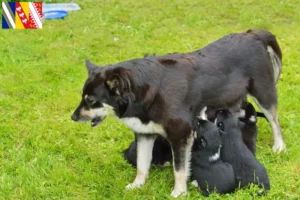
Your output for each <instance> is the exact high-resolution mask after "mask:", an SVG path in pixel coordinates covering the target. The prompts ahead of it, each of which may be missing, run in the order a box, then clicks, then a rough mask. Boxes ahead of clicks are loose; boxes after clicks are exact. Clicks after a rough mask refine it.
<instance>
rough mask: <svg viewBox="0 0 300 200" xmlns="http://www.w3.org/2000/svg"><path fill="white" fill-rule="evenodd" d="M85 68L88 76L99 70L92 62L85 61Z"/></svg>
mask: <svg viewBox="0 0 300 200" xmlns="http://www.w3.org/2000/svg"><path fill="white" fill-rule="evenodd" d="M85 66H86V69H87V71H88V75H90V74H91V73H92V72H93V71H94V70H95V69H97V68H99V67H98V66H97V65H95V64H93V63H92V62H91V61H90V60H88V59H86V60H85Z"/></svg>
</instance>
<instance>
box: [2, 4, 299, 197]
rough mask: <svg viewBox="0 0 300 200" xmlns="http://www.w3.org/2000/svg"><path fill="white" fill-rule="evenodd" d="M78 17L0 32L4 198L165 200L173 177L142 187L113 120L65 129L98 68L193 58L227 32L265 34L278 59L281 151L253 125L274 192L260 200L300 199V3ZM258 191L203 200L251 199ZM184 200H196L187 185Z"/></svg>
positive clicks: (165, 173) (119, 8) (127, 137)
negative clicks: (91, 66)
mask: <svg viewBox="0 0 300 200" xmlns="http://www.w3.org/2000/svg"><path fill="white" fill-rule="evenodd" d="M77 3H78V4H79V5H80V6H81V8H82V10H81V11H77V12H71V13H69V16H68V17H66V18H65V19H64V20H52V21H46V22H45V23H44V24H43V29H42V30H0V163H1V164H0V199H169V198H170V197H169V194H170V192H171V190H172V187H173V181H174V178H173V171H172V168H164V169H161V168H152V169H151V173H150V177H149V180H148V181H147V183H146V185H145V186H144V188H142V189H139V190H132V191H126V190H124V188H125V186H126V184H128V183H129V182H131V181H132V180H133V178H134V176H135V169H133V168H132V167H131V166H130V165H129V164H127V163H126V162H125V161H124V160H123V158H122V155H121V152H122V151H123V150H124V149H125V148H127V146H128V145H129V144H130V142H131V141H132V140H133V134H132V132H131V131H130V130H129V129H128V128H126V127H125V126H124V125H122V124H120V123H119V122H118V121H117V120H116V119H115V118H113V117H110V118H108V119H107V120H105V121H104V122H103V123H102V125H101V126H100V127H97V128H94V129H92V128H91V127H90V124H88V123H87V124H80V123H74V122H72V121H71V119H70V116H71V114H72V112H73V110H74V109H75V107H76V106H77V104H78V103H79V101H80V90H81V87H82V85H83V83H84V80H85V79H86V77H87V72H86V69H85V66H84V59H85V58H89V59H91V60H92V61H93V62H95V63H98V64H99V65H106V64H109V63H116V62H119V61H123V60H126V59H131V58H135V57H142V56H143V55H144V54H145V53H157V54H165V53H169V52H189V51H192V50H195V49H199V48H201V47H203V46H204V45H206V44H208V43H210V42H212V41H214V40H216V39H218V38H220V37H222V36H223V35H226V34H228V33H231V32H241V31H245V30H247V29H249V28H252V27H259V28H266V29H268V30H270V31H272V32H273V33H274V34H275V35H276V36H277V38H278V41H279V43H280V45H281V47H282V51H283V55H284V57H283V73H282V76H281V78H280V81H279V82H278V94H279V115H280V122H281V126H282V131H283V134H284V139H285V142H286V145H287V148H288V150H287V152H286V153H282V154H279V155H277V154H274V153H272V151H271V147H272V145H273V136H272V133H271V129H270V127H269V125H268V123H267V122H266V121H265V120H260V121H259V135H258V142H257V150H258V152H257V158H258V159H259V160H260V161H261V162H262V163H263V164H264V165H265V166H266V168H267V170H268V173H269V177H270V181H271V186H272V188H271V191H269V192H268V193H267V195H266V196H264V197H259V198H261V199H299V198H300V173H299V172H300V157H299V150H300V147H299V143H300V137H299V132H300V125H299V124H300V123H299V121H300V114H299V111H300V104H299V99H300V69H299V66H300V60H299V52H300V37H299V32H300V13H299V10H300V2H299V1H298V0H289V1H277V0H257V1H252V0H247V1H239V0H228V1H212V0H202V1H196V0H189V1H157V0H151V1H150V0H145V1H135V0H124V1H119V0H112V1H108V0H106V1H92V0H86V1H77ZM254 191H256V188H255V187H252V188H250V189H243V190H239V191H237V192H236V193H234V194H227V195H223V196H220V195H217V194H213V195H211V196H210V197H209V198H207V199H221V198H223V199H256V198H258V197H256V196H255V195H254ZM181 198H183V199H184V198H186V199H202V198H203V196H202V195H201V194H200V193H199V192H198V190H197V189H195V188H193V187H192V186H191V185H190V184H189V193H188V196H187V197H181Z"/></svg>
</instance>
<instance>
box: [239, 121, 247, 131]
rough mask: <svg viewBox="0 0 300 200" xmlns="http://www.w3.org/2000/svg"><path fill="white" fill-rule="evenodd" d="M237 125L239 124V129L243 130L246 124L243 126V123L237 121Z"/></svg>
mask: <svg viewBox="0 0 300 200" xmlns="http://www.w3.org/2000/svg"><path fill="white" fill-rule="evenodd" d="M238 124H239V127H240V129H242V128H244V127H245V125H246V124H245V123H244V122H242V121H241V120H239V121H238Z"/></svg>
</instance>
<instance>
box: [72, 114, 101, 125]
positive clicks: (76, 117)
mask: <svg viewBox="0 0 300 200" xmlns="http://www.w3.org/2000/svg"><path fill="white" fill-rule="evenodd" d="M71 119H72V120H73V121H75V122H87V121H91V126H92V127H96V126H98V125H99V124H100V123H101V122H102V121H103V120H104V119H105V118H101V117H96V118H93V119H88V118H82V117H80V115H78V114H76V113H74V114H73V115H72V116H71Z"/></svg>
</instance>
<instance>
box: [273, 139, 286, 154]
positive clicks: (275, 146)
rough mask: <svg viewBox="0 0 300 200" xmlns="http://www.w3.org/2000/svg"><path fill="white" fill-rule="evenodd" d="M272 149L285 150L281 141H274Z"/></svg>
mask: <svg viewBox="0 0 300 200" xmlns="http://www.w3.org/2000/svg"><path fill="white" fill-rule="evenodd" d="M272 150H273V152H274V153H280V152H285V151H286V146H285V144H284V142H283V141H281V142H278V143H275V144H274V146H273V147H272Z"/></svg>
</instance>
